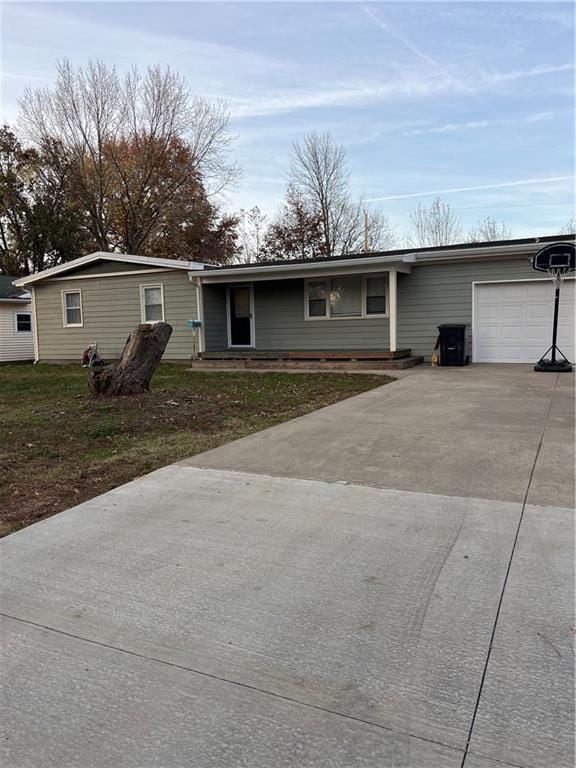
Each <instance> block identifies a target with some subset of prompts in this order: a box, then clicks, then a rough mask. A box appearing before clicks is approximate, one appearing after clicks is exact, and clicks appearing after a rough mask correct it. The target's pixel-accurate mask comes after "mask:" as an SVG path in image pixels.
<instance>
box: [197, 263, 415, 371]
mask: <svg viewBox="0 0 576 768" xmlns="http://www.w3.org/2000/svg"><path fill="white" fill-rule="evenodd" d="M409 271H410V266H409V265H405V264H399V263H397V262H395V263H393V264H392V263H387V264H386V265H385V266H384V265H383V264H379V263H377V262H375V261H374V259H365V258H361V259H351V260H349V261H348V260H347V261H346V262H341V261H336V262H334V263H314V264H307V265H303V264H297V263H296V264H294V263H292V264H291V263H287V264H284V265H275V266H274V269H273V270H271V269H270V267H269V266H268V267H266V266H265V265H254V266H250V267H243V268H242V269H241V270H239V269H233V268H229V269H224V270H221V271H219V272H218V274H214V273H213V272H210V271H209V272H207V273H205V274H202V275H196V276H195V280H194V282H195V283H196V286H197V288H198V297H199V309H200V317H201V320H202V323H201V326H202V331H201V339H200V350H199V352H200V360H198V361H196V362H195V363H194V366H195V367H198V368H200V367H203V368H208V367H214V368H216V367H220V368H223V367H227V368H264V367H266V368H281V369H287V368H316V369H323V368H330V369H342V370H346V369H358V370H362V369H378V368H384V369H387V368H406V367H409V366H412V365H417V364H418V363H419V362H421V360H422V358H420V357H415V356H413V355H412V354H411V351H410V349H406V348H402V349H401V348H400V347H399V345H398V344H397V291H398V276H399V274H401V275H404V274H406V273H408V272H409Z"/></svg>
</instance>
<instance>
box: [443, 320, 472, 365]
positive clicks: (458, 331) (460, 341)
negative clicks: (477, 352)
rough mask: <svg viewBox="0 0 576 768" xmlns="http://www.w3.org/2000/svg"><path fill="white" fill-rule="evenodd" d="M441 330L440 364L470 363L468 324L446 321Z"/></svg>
mask: <svg viewBox="0 0 576 768" xmlns="http://www.w3.org/2000/svg"><path fill="white" fill-rule="evenodd" d="M438 330H439V331H440V344H439V346H440V365H468V363H469V362H470V359H469V357H468V326H467V325H466V324H455V323H445V324H443V325H439V326H438Z"/></svg>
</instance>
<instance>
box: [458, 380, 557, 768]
mask: <svg viewBox="0 0 576 768" xmlns="http://www.w3.org/2000/svg"><path fill="white" fill-rule="evenodd" d="M559 376H560V374H556V381H555V382H554V386H553V388H552V392H551V395H550V402H549V403H548V410H547V411H546V418H545V419H544V424H543V426H542V432H541V434H540V440H539V441H538V446H537V448H536V453H535V455H534V461H533V462H532V467H531V469H530V474H529V476H528V482H527V484H526V491H525V492H524V498H523V501H522V509H521V510H520V517H519V519H518V525H517V527H516V533H515V534H514V539H513V542H512V549H511V551H510V557H509V559H508V565H507V568H506V573H505V575H504V582H503V584H502V591H501V592H500V598H499V600H498V606H497V608H496V615H495V617H494V625H493V627H492V634H491V636H490V643H489V645H488V652H487V655H486V661H485V663H484V669H483V671H482V678H481V680H480V688H479V689H478V696H477V698H476V703H475V705H474V711H473V713H472V720H471V723H470V731H469V732H468V738H467V740H466V746H465V748H464V755H463V757H462V765H461V768H465V765H466V761H467V758H468V755H469V754H470V742H471V741H472V735H473V732H474V725H475V723H476V716H477V714H478V709H479V707H480V700H481V698H482V691H483V690H484V683H485V681H486V675H487V672H488V666H489V664H490V657H491V655H492V648H493V646H494V640H495V637H496V629H497V627H498V621H499V619H500V612H501V610H502V604H503V602H504V594H505V592H506V587H507V586H508V579H509V577H510V572H511V570H512V563H513V560H514V554H515V552H516V546H517V544H518V538H519V536H520V529H521V527H522V521H523V520H524V512H525V511H526V505H527V503H528V494H529V493H530V485H531V484H532V478H533V477H534V472H535V470H536V464H537V462H538V457H539V456H540V450H541V448H542V443H543V442H544V434H545V432H546V427H547V426H548V420H549V418H550V413H551V411H552V405H553V403H554V395H555V393H556V389H557V387H558V378H559ZM555 650H556V652H558V650H557V649H555ZM490 759H492V758H490Z"/></svg>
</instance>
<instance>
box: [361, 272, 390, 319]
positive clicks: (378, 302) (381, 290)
mask: <svg viewBox="0 0 576 768" xmlns="http://www.w3.org/2000/svg"><path fill="white" fill-rule="evenodd" d="M365 312H366V314H367V315H385V314H386V278H385V277H384V276H379V277H367V278H366V308H365Z"/></svg>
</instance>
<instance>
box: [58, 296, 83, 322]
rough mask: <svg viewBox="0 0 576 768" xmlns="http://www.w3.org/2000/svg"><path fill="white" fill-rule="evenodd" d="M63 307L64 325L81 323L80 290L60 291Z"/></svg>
mask: <svg viewBox="0 0 576 768" xmlns="http://www.w3.org/2000/svg"><path fill="white" fill-rule="evenodd" d="M62 304H63V308H64V325H65V326H71V327H74V326H81V325H82V293H81V291H62Z"/></svg>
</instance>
